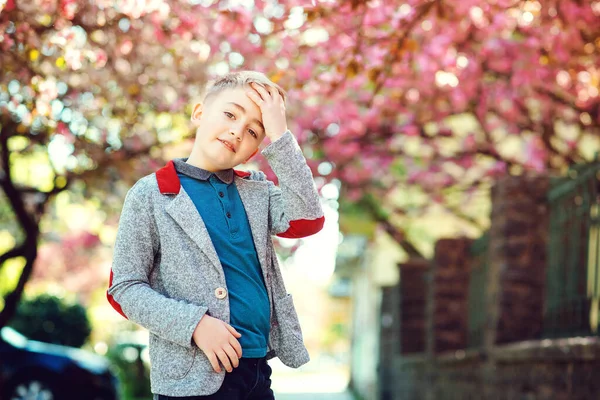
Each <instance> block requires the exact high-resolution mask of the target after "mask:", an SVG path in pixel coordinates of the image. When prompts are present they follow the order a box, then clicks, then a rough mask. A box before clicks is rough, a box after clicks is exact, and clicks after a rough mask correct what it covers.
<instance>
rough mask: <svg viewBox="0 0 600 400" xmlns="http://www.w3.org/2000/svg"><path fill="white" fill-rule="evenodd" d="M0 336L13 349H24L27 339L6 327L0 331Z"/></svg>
mask: <svg viewBox="0 0 600 400" xmlns="http://www.w3.org/2000/svg"><path fill="white" fill-rule="evenodd" d="M0 336H1V337H2V340H4V341H5V342H6V343H8V344H11V345H13V346H15V347H25V345H26V344H27V338H26V337H25V336H23V335H21V334H20V333H19V332H17V331H15V330H14V329H12V328H9V327H8V326H5V327H4V328H2V329H0Z"/></svg>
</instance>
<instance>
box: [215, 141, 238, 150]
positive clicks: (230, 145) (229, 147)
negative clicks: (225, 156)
mask: <svg viewBox="0 0 600 400" xmlns="http://www.w3.org/2000/svg"><path fill="white" fill-rule="evenodd" d="M217 140H218V141H219V142H221V143H222V144H223V146H225V147H227V148H228V149H229V151H231V152H232V153H235V148H234V147H233V145H232V144H231V143H229V142H227V141H225V140H221V139H217Z"/></svg>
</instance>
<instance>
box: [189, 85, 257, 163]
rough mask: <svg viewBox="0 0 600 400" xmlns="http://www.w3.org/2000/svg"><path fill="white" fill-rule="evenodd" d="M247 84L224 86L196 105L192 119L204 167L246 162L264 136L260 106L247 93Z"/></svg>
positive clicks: (254, 152)
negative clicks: (223, 88) (224, 87)
mask: <svg viewBox="0 0 600 400" xmlns="http://www.w3.org/2000/svg"><path fill="white" fill-rule="evenodd" d="M248 89H250V90H254V89H252V88H251V87H249V86H246V87H239V88H234V89H225V90H223V91H221V92H219V93H217V94H215V95H213V97H211V98H210V99H208V101H205V103H204V104H197V105H196V106H195V107H194V112H193V113H192V121H194V123H195V124H196V125H197V126H198V129H197V131H196V143H197V151H198V152H199V153H200V154H201V156H202V160H203V164H204V167H203V168H204V169H207V170H209V171H220V170H224V169H229V168H233V167H235V166H236V165H239V164H241V163H244V162H246V161H247V160H248V159H250V158H251V157H252V156H253V155H254V154H256V152H257V151H258V146H259V145H260V144H261V142H262V141H263V139H264V138H265V129H264V127H263V124H262V113H261V111H260V108H259V107H258V105H256V103H254V101H252V100H251V99H250V98H249V97H248V96H247V95H246V92H247V91H248Z"/></svg>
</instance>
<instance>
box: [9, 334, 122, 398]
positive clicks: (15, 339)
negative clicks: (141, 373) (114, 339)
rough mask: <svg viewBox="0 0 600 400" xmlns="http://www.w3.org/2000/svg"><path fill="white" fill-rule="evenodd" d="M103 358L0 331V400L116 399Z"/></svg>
mask: <svg viewBox="0 0 600 400" xmlns="http://www.w3.org/2000/svg"><path fill="white" fill-rule="evenodd" d="M117 393H118V382H117V378H116V377H115V375H114V374H113V373H112V372H111V370H110V369H109V364H108V361H107V360H106V359H104V358H103V357H101V356H98V355H96V354H94V353H91V352H88V351H84V350H81V349H77V348H74V347H67V346H59V345H54V344H48V343H43V342H38V341H34V340H29V339H27V338H26V337H25V336H23V335H21V334H20V333H18V332H17V331H15V330H14V329H12V328H9V327H4V328H2V329H0V400H28V399H36V400H71V399H73V400H117V398H118V395H117Z"/></svg>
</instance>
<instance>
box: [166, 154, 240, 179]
mask: <svg viewBox="0 0 600 400" xmlns="http://www.w3.org/2000/svg"><path fill="white" fill-rule="evenodd" d="M187 160H188V159H187V158H176V159H174V160H173V164H174V165H175V170H176V171H177V172H179V173H180V174H184V175H187V176H189V177H190V178H194V179H199V180H202V181H207V180H208V179H209V178H210V176H211V175H215V176H216V177H217V178H219V180H220V181H221V182H223V183H227V184H229V183H231V182H233V169H226V170H223V171H217V172H210V171H207V170H205V169H202V168H199V167H196V166H194V165H191V164H188V163H187Z"/></svg>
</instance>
